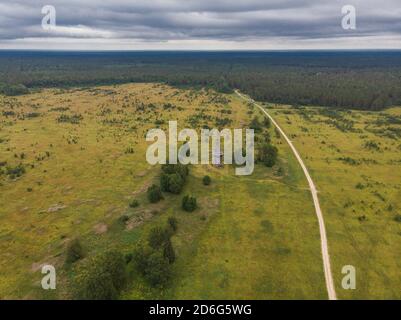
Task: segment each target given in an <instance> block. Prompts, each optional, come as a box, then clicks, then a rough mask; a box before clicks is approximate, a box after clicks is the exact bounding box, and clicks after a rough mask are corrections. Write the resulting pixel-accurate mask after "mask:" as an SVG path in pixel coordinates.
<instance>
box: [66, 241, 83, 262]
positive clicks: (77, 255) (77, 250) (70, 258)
mask: <svg viewBox="0 0 401 320" xmlns="http://www.w3.org/2000/svg"><path fill="white" fill-rule="evenodd" d="M83 257H84V251H83V249H82V246H81V243H80V242H79V240H78V239H74V240H72V241H71V242H70V243H69V244H68V246H67V256H66V259H65V262H66V263H67V264H70V263H74V262H76V261H78V260H79V259H82V258H83Z"/></svg>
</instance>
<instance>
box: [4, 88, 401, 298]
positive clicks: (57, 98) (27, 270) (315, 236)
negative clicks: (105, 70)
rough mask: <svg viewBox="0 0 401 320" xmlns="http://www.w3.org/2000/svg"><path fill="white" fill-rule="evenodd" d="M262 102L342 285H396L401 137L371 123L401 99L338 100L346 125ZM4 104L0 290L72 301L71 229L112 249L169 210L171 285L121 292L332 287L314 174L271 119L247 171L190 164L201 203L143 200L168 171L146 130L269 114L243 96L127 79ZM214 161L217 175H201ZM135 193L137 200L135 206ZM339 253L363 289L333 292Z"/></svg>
mask: <svg viewBox="0 0 401 320" xmlns="http://www.w3.org/2000/svg"><path fill="white" fill-rule="evenodd" d="M269 107H271V108H272V110H271V112H272V115H273V116H274V118H275V119H277V120H278V122H279V124H280V125H281V126H282V127H283V129H284V130H285V131H286V132H287V133H288V134H289V136H290V139H292V141H294V143H295V145H296V148H297V149H298V150H299V151H300V153H301V155H305V156H303V158H304V161H305V163H306V165H307V167H308V168H310V170H311V175H312V177H313V179H314V181H315V183H316V184H317V188H318V191H319V198H320V200H321V205H322V209H323V212H324V214H325V222H326V227H327V233H328V241H329V245H330V256H331V260H332V266H333V276H334V279H335V284H336V289H337V294H338V296H339V298H375V297H376V298H397V297H398V298H399V297H400V292H399V288H400V285H401V283H400V277H399V270H400V261H401V259H400V254H401V250H400V249H401V241H400V239H401V238H400V237H401V229H400V228H401V223H399V222H396V221H395V217H396V214H397V213H398V210H399V209H400V207H399V199H400V170H398V171H397V169H399V166H400V161H401V159H400V157H399V154H400V143H399V140H398V138H394V137H391V138H390V137H387V136H382V135H381V133H380V132H377V131H374V126H373V125H371V124H370V123H372V122H374V121H377V120H383V121H384V120H386V121H388V119H389V117H388V115H389V114H393V115H394V116H395V117H398V118H399V116H400V114H401V111H400V110H401V109H400V108H394V109H391V110H389V111H386V112H382V113H365V112H350V113H345V112H344V113H342V114H341V116H342V117H345V118H350V119H352V121H354V127H355V129H360V130H361V132H360V131H358V132H354V131H347V132H343V131H341V130H339V129H338V128H337V127H336V126H335V125H336V124H337V125H338V123H337V122H339V120H338V119H333V117H334V116H333V115H330V114H323V113H324V112H323V111H320V110H327V109H323V108H322V109H319V108H308V109H294V108H289V107H286V106H269ZM273 107H274V108H273ZM0 110H1V112H0V163H6V164H4V165H2V166H1V168H2V170H3V172H5V171H4V170H5V168H6V167H7V166H9V167H10V168H13V169H15V170H12V172H11V171H10V172H9V173H8V174H5V173H3V174H2V175H0V182H1V185H0V203H1V204H2V205H1V207H0V298H3V299H4V298H48V299H49V298H69V297H70V292H69V286H68V282H69V276H70V275H69V272H68V270H66V269H65V268H64V259H65V249H66V244H67V243H68V242H69V241H70V240H71V239H73V238H75V237H79V238H80V241H81V243H82V246H83V248H84V251H85V254H86V256H88V257H90V256H92V255H94V254H96V253H98V252H102V251H105V250H108V249H110V248H116V249H119V250H121V251H123V252H124V253H130V252H132V250H133V249H134V247H135V246H136V245H137V243H138V242H140V241H142V240H143V239H144V238H145V237H146V236H147V234H148V232H149V229H150V228H151V227H153V226H156V225H161V224H164V223H165V221H166V219H167V218H168V217H171V216H174V217H176V218H177V220H178V231H177V233H176V234H175V235H174V236H173V238H172V241H173V246H174V249H175V251H176V255H177V260H176V262H175V263H174V266H173V279H172V280H171V283H170V284H169V286H167V287H165V288H163V289H154V288H151V287H150V286H149V285H148V284H146V283H145V282H144V280H143V279H142V278H141V277H140V276H139V275H135V274H134V280H133V281H132V283H131V284H130V285H129V287H128V288H127V289H126V290H125V291H124V293H123V298H125V299H143V298H156V299H157V298H169V299H175V298H186V299H191V298H193V299H197V298H205V299H235V298H238V299H270V298H271V299H326V298H327V292H326V288H325V282H324V274H323V269H322V261H321V253H320V237H319V229H318V223H317V219H316V216H315V213H314V207H313V202H312V199H311V196H310V192H309V189H308V185H307V181H306V180H305V178H304V175H303V172H302V170H301V168H300V167H299V165H298V163H297V161H296V159H295V157H294V156H293V154H292V152H291V150H290V149H289V146H288V145H287V144H286V143H285V141H284V140H283V141H282V140H281V139H280V138H279V137H277V135H276V134H275V132H274V129H273V128H270V131H271V138H272V143H273V144H274V145H276V146H277V147H278V149H279V161H278V164H277V165H276V166H274V167H273V168H267V167H265V166H264V165H261V164H257V165H256V167H255V171H254V173H253V175H251V176H243V177H239V176H235V175H234V168H233V167H232V166H225V167H224V168H215V167H213V166H206V165H205V166H191V168H190V176H189V179H188V182H187V183H186V186H185V189H184V191H183V194H186V193H192V194H194V195H196V196H197V199H198V203H199V208H198V209H197V210H196V211H194V212H192V213H188V212H184V211H183V210H182V209H181V198H182V195H178V196H177V195H169V194H166V195H165V199H164V200H163V201H161V202H159V203H157V204H150V203H149V202H148V200H147V198H146V190H147V188H148V187H149V186H150V185H151V184H152V183H155V182H158V180H159V179H158V176H159V174H160V167H159V166H154V167H152V166H150V165H149V164H148V163H147V162H146V160H145V152H146V148H147V143H146V141H145V134H146V132H147V130H148V129H150V128H154V127H155V126H159V127H161V128H167V121H168V120H178V125H179V128H184V127H193V128H197V129H199V128H202V127H204V126H206V125H207V126H209V127H212V128H213V127H219V126H221V125H222V119H225V120H224V121H223V122H225V123H226V124H225V125H224V126H225V127H229V128H242V127H246V126H247V125H248V124H249V122H250V120H251V119H252V118H253V117H254V116H255V115H259V116H260V117H262V115H261V113H260V111H258V110H257V109H256V108H254V107H252V106H249V105H247V103H246V102H244V101H242V100H241V99H239V98H238V97H237V96H235V95H223V94H218V93H216V92H214V91H210V90H209V91H207V90H193V89H191V90H189V89H176V88H172V87H169V86H166V85H161V84H127V85H118V86H104V87H95V88H76V89H68V90H67V89H65V90H61V89H46V90H42V91H38V92H34V93H31V94H28V95H24V96H20V97H16V98H10V97H0ZM309 113H310V115H311V118H312V120H310V119H309V118H308V117H309V115H308V114H309ZM305 114H306V115H305ZM328 120H331V121H328ZM315 121H316V122H315ZM336 121H337V122H336ZM388 126H390V125H388V124H387V123H385V124H383V125H382V127H388ZM391 127H394V128H396V127H398V128H399V125H391ZM372 128H373V129H372ZM372 130H373V131H372ZM386 132H387V131H386ZM394 132H397V131H392V130H390V131H388V132H387V134H388V135H390V134H391V133H393V134H394ZM370 140H373V141H375V142H376V143H377V146H378V148H379V149H377V148H376V147H375V145H374V144H369V145H368V146H366V145H365V143H366V142H369V141H370ZM322 141H324V143H323V142H322ZM339 159H341V160H339ZM353 160H354V161H353ZM354 162H355V163H354ZM19 164H22V166H23V167H24V169H25V173H21V174H19V173H18V172H19V169H18V165H19ZM355 172H357V173H358V174H355ZM205 174H208V175H209V176H210V177H211V178H212V184H211V185H210V186H204V185H203V184H202V178H203V176H204V175H205ZM356 186H358V188H356ZM132 199H137V200H138V201H139V204H140V205H139V206H138V207H136V208H130V207H129V203H130V201H131V200H132ZM122 216H128V221H125V222H121V217H122ZM44 263H51V264H54V265H55V266H56V268H57V270H58V273H57V275H58V287H57V290H55V291H51V292H50V291H44V290H42V289H41V288H40V279H41V277H42V275H41V273H40V267H41V265H42V264H44ZM346 264H352V265H354V266H355V267H356V268H357V290H354V291H344V290H339V289H340V288H341V283H340V282H341V277H342V274H341V268H342V266H343V265H346Z"/></svg>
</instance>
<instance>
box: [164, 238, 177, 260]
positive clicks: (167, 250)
mask: <svg viewBox="0 0 401 320" xmlns="http://www.w3.org/2000/svg"><path fill="white" fill-rule="evenodd" d="M163 257H164V258H165V259H167V261H168V262H169V263H173V262H174V261H175V251H174V248H173V244H172V243H171V239H167V241H166V243H165V244H164V247H163Z"/></svg>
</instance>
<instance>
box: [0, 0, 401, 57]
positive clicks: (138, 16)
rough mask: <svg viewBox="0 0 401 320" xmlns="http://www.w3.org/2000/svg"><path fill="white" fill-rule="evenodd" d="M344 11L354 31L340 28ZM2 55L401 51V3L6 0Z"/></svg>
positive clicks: (0, 14) (0, 7)
mask: <svg viewBox="0 0 401 320" xmlns="http://www.w3.org/2000/svg"><path fill="white" fill-rule="evenodd" d="M45 5H52V6H54V7H55V9H56V27H53V28H52V29H51V30H44V29H43V28H42V18H43V17H44V14H42V13H41V11H42V7H43V6H45ZM344 5H353V6H354V7H355V8H356V17H357V25H356V29H355V30H344V29H343V28H342V26H341V21H342V18H343V14H342V12H341V9H342V7H343V6H344ZM1 48H3V49H83V50H108V49H110V50H147V49H152V50H153V49H154V50H156V49H168V50H170V49H171V50H172V49H187V50H202V49H203V50H216V49H242V50H249V49H266V50H269V49H318V48H320V49H368V48H399V49H401V0H380V1H379V0H341V1H339V0H247V1H244V0H47V1H37V0H0V49H1Z"/></svg>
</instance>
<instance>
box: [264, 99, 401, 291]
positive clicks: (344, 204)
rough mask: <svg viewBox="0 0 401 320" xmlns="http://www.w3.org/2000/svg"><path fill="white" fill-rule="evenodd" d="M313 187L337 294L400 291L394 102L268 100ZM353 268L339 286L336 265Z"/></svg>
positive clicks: (400, 127) (399, 129)
mask: <svg viewBox="0 0 401 320" xmlns="http://www.w3.org/2000/svg"><path fill="white" fill-rule="evenodd" d="M267 108H268V109H269V110H270V112H271V114H272V115H273V116H274V117H275V118H276V120H277V121H278V123H279V124H280V125H281V126H282V128H283V129H284V130H285V131H286V132H287V134H288V136H289V137H290V139H291V140H292V141H293V142H294V145H295V147H296V148H297V149H298V151H300V154H301V155H302V156H303V158H304V162H305V164H306V166H307V167H308V168H309V170H310V172H311V175H312V177H313V179H314V182H315V184H316V186H317V188H318V191H319V198H320V201H321V206H322V210H323V214H324V218H325V222H326V229H327V233H328V243H329V253H330V256H331V261H332V268H333V276H334V279H335V285H336V289H337V295H338V297H339V298H340V299H341V298H343V299H400V298H401V291H400V287H401V277H400V270H401V222H400V221H401V216H400V209H401V202H400V199H401V170H400V167H401V156H400V155H401V142H400V141H401V140H400V138H401V108H399V107H397V108H390V109H387V110H385V111H382V112H368V111H346V110H338V111H334V110H330V109H326V108H312V107H308V108H293V107H287V106H279V105H267ZM345 265H353V266H354V267H355V268H356V289H355V290H344V289H342V286H341V280H342V277H343V276H344V275H343V274H342V273H341V270H342V267H343V266H345Z"/></svg>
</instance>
